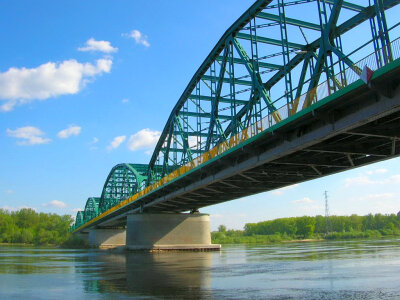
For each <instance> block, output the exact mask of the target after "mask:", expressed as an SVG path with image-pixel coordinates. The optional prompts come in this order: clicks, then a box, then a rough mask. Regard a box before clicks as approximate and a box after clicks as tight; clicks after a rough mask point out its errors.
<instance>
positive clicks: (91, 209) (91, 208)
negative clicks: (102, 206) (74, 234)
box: [83, 197, 100, 223]
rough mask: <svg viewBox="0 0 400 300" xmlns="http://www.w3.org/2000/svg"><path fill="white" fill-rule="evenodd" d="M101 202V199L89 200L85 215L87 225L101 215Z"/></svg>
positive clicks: (91, 198) (93, 198)
mask: <svg viewBox="0 0 400 300" xmlns="http://www.w3.org/2000/svg"><path fill="white" fill-rule="evenodd" d="M99 202H100V198H99V197H90V198H88V199H87V201H86V205H85V210H84V213H83V219H84V221H85V223H86V222H88V221H90V220H91V219H93V218H95V217H97V216H98V215H99Z"/></svg>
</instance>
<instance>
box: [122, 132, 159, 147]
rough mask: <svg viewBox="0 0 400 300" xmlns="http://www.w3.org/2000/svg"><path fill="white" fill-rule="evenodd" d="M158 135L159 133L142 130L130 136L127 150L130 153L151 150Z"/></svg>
mask: <svg viewBox="0 0 400 300" xmlns="http://www.w3.org/2000/svg"><path fill="white" fill-rule="evenodd" d="M160 135H161V132H160V131H157V130H150V129H149V128H145V129H142V130H140V131H138V132H137V133H135V134H133V135H131V136H130V138H129V142H128V148H129V150H131V151H135V150H142V149H149V148H153V147H154V146H155V145H156V144H157V142H158V139H159V138H160Z"/></svg>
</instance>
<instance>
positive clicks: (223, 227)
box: [218, 225, 226, 233]
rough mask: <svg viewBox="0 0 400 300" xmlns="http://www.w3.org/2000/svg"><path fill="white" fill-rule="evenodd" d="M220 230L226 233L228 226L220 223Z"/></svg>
mask: <svg viewBox="0 0 400 300" xmlns="http://www.w3.org/2000/svg"><path fill="white" fill-rule="evenodd" d="M218 232H221V233H225V232H226V226H225V225H219V226H218Z"/></svg>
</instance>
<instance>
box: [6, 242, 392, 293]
mask: <svg viewBox="0 0 400 300" xmlns="http://www.w3.org/2000/svg"><path fill="white" fill-rule="evenodd" d="M68 298H69V299H131V298H137V299H165V298H167V299H400V239H394V240H375V241H372V240H367V241H347V242H342V241H330V242H312V243H287V244H276V245H258V246H244V245H238V246H228V245H224V246H223V248H222V250H221V251H220V252H164V253H152V254H151V253H142V252H135V253H117V252H115V251H100V250H64V249H51V248H30V247H11V246H0V299H68Z"/></svg>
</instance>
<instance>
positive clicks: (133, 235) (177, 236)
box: [126, 213, 221, 250]
mask: <svg viewBox="0 0 400 300" xmlns="http://www.w3.org/2000/svg"><path fill="white" fill-rule="evenodd" d="M126 228H127V229H126V230H127V231H126V246H127V248H128V249H129V250H219V249H220V248H221V245H212V244H211V234H210V216H209V215H206V214H150V213H149V214H148V213H143V214H131V215H128V217H127V227H126Z"/></svg>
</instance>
